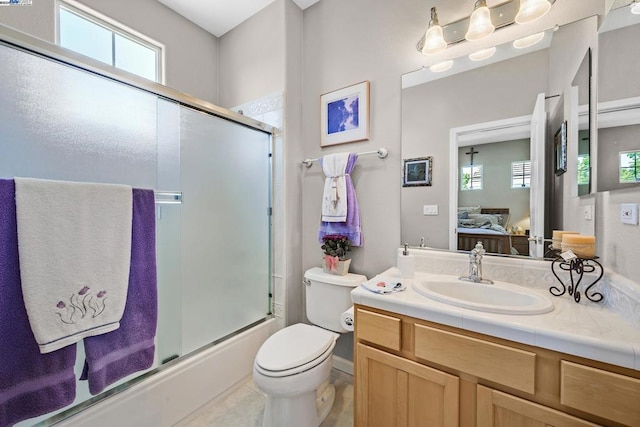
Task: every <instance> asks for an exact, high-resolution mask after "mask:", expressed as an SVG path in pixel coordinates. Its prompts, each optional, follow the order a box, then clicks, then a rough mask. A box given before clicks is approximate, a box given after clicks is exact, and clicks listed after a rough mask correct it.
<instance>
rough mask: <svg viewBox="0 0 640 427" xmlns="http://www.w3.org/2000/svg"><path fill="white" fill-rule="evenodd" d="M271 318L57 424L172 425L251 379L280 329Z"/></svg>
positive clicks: (108, 426) (109, 426)
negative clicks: (256, 362) (267, 342)
mask: <svg viewBox="0 0 640 427" xmlns="http://www.w3.org/2000/svg"><path fill="white" fill-rule="evenodd" d="M275 329H276V320H275V319H269V320H267V321H265V322H262V323H260V324H259V325H257V326H254V327H253V328H251V329H249V330H247V331H244V332H242V333H240V334H238V335H236V336H234V337H232V338H230V339H228V340H226V341H224V342H222V343H219V344H216V345H215V346H213V347H211V348H209V349H206V350H203V351H201V352H198V353H197V354H195V355H193V356H188V357H185V359H184V360H176V361H175V363H174V364H172V365H171V366H169V367H167V368H166V369H163V370H161V371H160V372H157V373H155V374H154V375H151V376H149V377H148V378H146V379H144V380H142V381H140V382H139V383H137V384H135V385H133V386H131V387H129V388H127V389H126V390H124V391H122V392H120V393H117V394H114V395H112V396H110V397H108V398H106V399H102V400H101V401H99V402H98V403H96V404H95V405H93V406H90V407H89V408H87V409H85V410H83V411H82V412H80V413H78V414H76V415H74V416H72V417H69V418H67V419H64V420H63V421H61V422H59V423H57V424H56V426H63V427H72V426H80V425H83V426H84V425H90V426H92V427H102V426H104V427H113V426H119V427H128V426H136V427H146V426H149V427H151V426H153V427H163V426H167V427H168V426H173V425H175V424H176V423H178V422H180V421H181V420H182V419H184V418H185V417H188V416H189V415H190V414H192V413H193V412H195V411H197V410H198V409H199V408H200V407H202V406H203V405H205V404H207V403H208V402H209V401H211V400H213V399H215V398H216V397H218V396H220V395H222V394H224V392H225V391H227V390H229V389H231V388H232V387H233V386H234V385H235V384H237V383H238V382H240V381H242V380H243V379H245V378H246V377H247V376H249V375H250V374H251V372H252V369H253V359H254V358H255V355H256V353H257V352H258V349H259V348H260V346H261V345H262V343H263V342H264V341H265V340H266V339H267V338H268V337H269V336H270V335H271V334H272V333H273V332H274V331H275Z"/></svg>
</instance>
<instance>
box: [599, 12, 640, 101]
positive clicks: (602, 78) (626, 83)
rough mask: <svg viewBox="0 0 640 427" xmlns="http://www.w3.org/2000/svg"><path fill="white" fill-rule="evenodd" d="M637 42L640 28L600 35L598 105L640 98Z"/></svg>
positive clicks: (637, 26) (639, 36)
mask: <svg viewBox="0 0 640 427" xmlns="http://www.w3.org/2000/svg"><path fill="white" fill-rule="evenodd" d="M638 40H640V24H636V25H631V26H628V27H624V28H620V29H617V30H613V31H607V32H606V33H602V34H600V36H599V39H598V43H599V52H600V55H599V57H598V70H599V79H598V102H604V101H614V100H616V99H621V98H630V97H633V96H640V79H639V78H638V76H639V75H640V61H638V58H640V43H638ZM631 58H633V59H631Z"/></svg>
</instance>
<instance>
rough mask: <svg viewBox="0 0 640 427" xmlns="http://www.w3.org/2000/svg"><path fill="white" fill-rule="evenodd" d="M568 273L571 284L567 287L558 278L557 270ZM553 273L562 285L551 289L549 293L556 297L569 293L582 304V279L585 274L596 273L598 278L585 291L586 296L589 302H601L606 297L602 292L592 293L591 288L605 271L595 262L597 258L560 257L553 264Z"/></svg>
mask: <svg viewBox="0 0 640 427" xmlns="http://www.w3.org/2000/svg"><path fill="white" fill-rule="evenodd" d="M558 268H559V269H560V270H563V271H568V272H569V278H570V284H569V286H566V285H565V284H564V282H563V281H562V280H561V279H560V277H559V276H558V273H557V272H556V270H557V269H558ZM551 272H552V273H553V275H554V276H556V279H558V282H559V283H560V287H558V286H552V287H550V288H549V292H551V294H552V295H554V296H557V297H559V296H561V295H564V294H565V293H567V292H568V293H569V295H571V296H572V297H573V300H574V301H575V302H577V303H578V302H580V298H581V295H582V294H581V292H580V290H579V287H580V285H581V284H582V279H583V278H584V274H585V273H596V274H598V277H597V278H596V279H595V280H594V281H593V282H592V283H591V284H590V285H589V286H587V287H586V289H585V290H584V295H585V296H586V297H587V299H589V301H593V302H600V301H602V300H603V299H604V296H603V295H602V294H601V293H600V292H591V288H592V287H593V286H594V285H595V284H596V283H598V281H599V280H600V279H601V278H602V276H603V275H604V269H603V268H602V265H601V264H600V263H599V262H598V261H596V260H595V258H575V257H574V258H571V259H564V258H562V257H558V258H556V259H554V260H553V262H552V263H551Z"/></svg>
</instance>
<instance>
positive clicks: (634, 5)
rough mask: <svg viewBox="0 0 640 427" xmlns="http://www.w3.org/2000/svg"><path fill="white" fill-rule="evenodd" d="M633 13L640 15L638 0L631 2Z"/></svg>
mask: <svg viewBox="0 0 640 427" xmlns="http://www.w3.org/2000/svg"><path fill="white" fill-rule="evenodd" d="M631 13H633V14H634V15H640V3H639V2H637V1H634V2H633V3H631Z"/></svg>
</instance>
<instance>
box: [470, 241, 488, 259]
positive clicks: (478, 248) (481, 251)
mask: <svg viewBox="0 0 640 427" xmlns="http://www.w3.org/2000/svg"><path fill="white" fill-rule="evenodd" d="M486 252H487V251H486V250H485V249H484V246H482V242H481V241H480V240H478V243H476V246H475V247H474V248H473V249H472V250H471V254H472V255H477V256H479V257H481V258H482V255H484V254H485V253H486Z"/></svg>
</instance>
